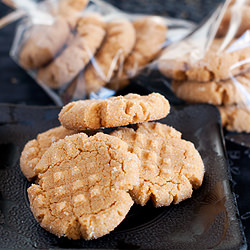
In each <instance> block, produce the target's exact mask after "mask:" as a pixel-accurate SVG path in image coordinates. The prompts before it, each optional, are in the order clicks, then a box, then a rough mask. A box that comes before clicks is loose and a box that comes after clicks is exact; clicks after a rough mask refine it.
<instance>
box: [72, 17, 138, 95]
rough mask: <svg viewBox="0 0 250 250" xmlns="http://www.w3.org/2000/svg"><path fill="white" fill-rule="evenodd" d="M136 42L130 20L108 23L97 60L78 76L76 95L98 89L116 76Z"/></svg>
mask: <svg viewBox="0 0 250 250" xmlns="http://www.w3.org/2000/svg"><path fill="white" fill-rule="evenodd" d="M134 44H135V29H134V27H133V25H132V23H131V22H130V21H128V20H120V21H113V22H110V23H107V35H106V39H105V40H104V42H103V45H102V47H101V48H100V50H99V51H98V52H97V54H96V56H95V58H94V59H95V60H94V61H93V62H92V64H90V65H89V66H88V67H87V68H86V70H85V71H84V73H83V74H84V75H83V77H81V78H76V79H75V81H77V87H76V92H75V94H76V96H77V97H79V98H81V97H82V96H84V95H86V94H89V93H91V92H96V91H98V90H99V89H100V88H101V87H102V86H104V85H105V84H106V83H107V82H109V81H110V79H111V78H112V77H113V76H114V73H115V71H116V70H118V68H119V67H120V65H121V64H122V63H123V62H124V60H125V59H126V58H127V56H128V55H129V53H130V52H131V51H132V49H133V47H134Z"/></svg>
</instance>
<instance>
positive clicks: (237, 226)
mask: <svg viewBox="0 0 250 250" xmlns="http://www.w3.org/2000/svg"><path fill="white" fill-rule="evenodd" d="M59 110H60V109H59V108H56V107H31V106H29V107H28V106H16V105H0V248H1V249H13V248H16V249H29V248H31V249H32V248H34V249H51V248H53V249H54V248H56V249H61V248H64V249H65V248H66V249H67V248H71V249H74V248H82V249H86V248H87V249H194V248H195V249H240V248H245V247H246V241H245V237H244V233H243V230H242V227H241V221H240V220H239V218H238V210H237V205H236V202H235V198H234V195H233V193H232V191H231V177H230V174H229V173H228V166H227V160H226V153H225V148H224V141H223V137H222V131H221V126H220V118H219V114H218V111H217V109H216V108H214V107H213V106H210V105H195V106H178V107H176V108H174V107H173V108H172V110H171V113H170V115H168V116H167V118H165V119H163V120H161V122H163V123H166V124H169V125H172V126H173V127H175V128H176V129H177V130H179V131H181V132H182V133H183V138H184V139H187V140H190V141H192V142H193V143H194V144H195V146H196V148H197V149H198V150H199V152H200V154H201V156H202V158H203V161H204V164H205V169H206V172H205V177H204V182H203V185H202V186H201V187H200V188H199V189H198V190H195V191H194V193H193V196H192V198H190V199H188V200H186V201H183V202H181V203H180V204H178V205H171V206H169V207H161V208H155V207H153V206H152V204H151V203H149V204H148V205H146V206H144V207H141V206H139V205H134V206H133V207H132V209H131V211H130V212H129V214H128V215H127V217H126V218H125V220H124V221H123V222H122V223H121V224H120V225H119V226H118V227H117V228H116V229H115V230H114V231H113V232H111V233H110V234H109V235H106V236H104V237H102V238H100V239H97V240H91V241H84V240H77V241H73V240H68V239H66V238H57V237H56V236H54V235H52V234H50V233H48V232H47V231H45V230H44V229H42V228H41V227H40V226H39V224H38V223H37V222H36V221H35V219H34V217H33V215H32V213H31V211H30V208H29V202H28V199H27V192H26V190H27V187H28V186H29V185H30V183H29V182H28V181H27V180H26V179H25V178H24V176H23V175H22V173H21V171H20V168H19V157H20V153H21V151H22V149H23V147H24V145H25V143H26V142H27V141H28V140H30V139H33V138H35V137H36V135H37V133H39V132H42V131H45V130H47V129H49V128H52V127H54V126H57V125H59V122H58V119H57V115H58V112H59Z"/></svg>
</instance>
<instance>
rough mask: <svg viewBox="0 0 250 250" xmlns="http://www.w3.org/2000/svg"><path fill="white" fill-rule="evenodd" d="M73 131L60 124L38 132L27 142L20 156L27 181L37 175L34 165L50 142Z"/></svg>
mask: <svg viewBox="0 0 250 250" xmlns="http://www.w3.org/2000/svg"><path fill="white" fill-rule="evenodd" d="M75 133H76V131H73V130H69V129H66V128H64V127H62V126H60V127H56V128H52V129H50V130H48V131H45V132H43V133H41V134H38V135H37V138H36V139H34V140H31V141H29V142H27V143H26V145H25V147H24V149H23V151H22V154H21V157H20V168H21V171H22V172H23V174H24V176H25V177H26V178H27V179H28V180H29V181H30V180H32V179H34V178H35V177H36V176H37V174H36V173H35V167H36V165H37V163H38V162H39V161H40V159H41V158H42V156H43V154H44V153H45V152H46V150H47V149H48V148H49V147H50V146H51V144H52V143H54V142H57V141H58V140H60V139H63V138H65V136H68V135H73V134H75Z"/></svg>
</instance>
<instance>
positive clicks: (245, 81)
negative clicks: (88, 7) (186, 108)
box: [151, 0, 250, 133]
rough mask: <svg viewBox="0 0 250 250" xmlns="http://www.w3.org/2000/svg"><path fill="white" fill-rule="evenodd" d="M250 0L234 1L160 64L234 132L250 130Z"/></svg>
mask: <svg viewBox="0 0 250 250" xmlns="http://www.w3.org/2000/svg"><path fill="white" fill-rule="evenodd" d="M249 13H250V1H247V0H245V1H242V0H228V1H225V3H223V4H221V5H220V6H219V7H218V8H217V9H216V11H214V12H213V13H212V15H211V16H210V17H209V18H207V19H206V20H205V21H204V22H203V23H202V25H200V26H199V27H197V28H196V29H195V30H194V31H193V32H191V33H190V34H189V35H188V36H186V37H185V38H184V39H182V40H180V41H178V42H176V43H172V44H171V45H169V46H167V47H166V48H164V50H163V51H162V52H161V54H160V56H159V58H158V59H157V60H156V63H154V64H153V66H152V65H151V67H157V68H158V69H159V71H160V72H161V73H162V74H163V75H164V76H166V77H167V79H168V80H169V81H170V82H171V89H172V91H173V92H174V93H175V94H176V96H177V97H179V98H180V99H182V100H184V101H186V102H188V103H210V104H213V105H216V106H217V107H218V109H219V111H220V113H221V119H222V124H223V126H224V127H225V128H226V129H227V130H228V131H237V132H248V133H249V132H250V15H249Z"/></svg>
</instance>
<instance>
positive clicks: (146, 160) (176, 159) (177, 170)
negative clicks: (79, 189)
mask: <svg viewBox="0 0 250 250" xmlns="http://www.w3.org/2000/svg"><path fill="white" fill-rule="evenodd" d="M111 135H113V136H117V137H119V138H120V139H122V140H123V141H125V142H127V143H128V145H129V151H130V152H132V153H135V154H136V155H137V156H138V158H139V159H140V160H141V166H140V168H139V185H138V186H135V187H134V188H133V189H132V190H131V192H130V193H131V195H132V197H133V198H134V199H135V201H136V203H138V204H141V205H145V204H146V203H147V201H148V200H149V199H150V198H151V199H152V201H153V203H154V205H155V206H156V207H159V206H168V205H170V204H171V203H174V204H176V203H179V202H181V201H182V200H184V199H187V198H190V197H191V195H192V190H193V187H194V188H198V187H199V186H200V185H201V184H202V180H203V175H204V165H203V162H202V159H201V157H200V155H199V153H198V151H197V150H196V149H195V147H194V145H193V143H191V142H188V141H185V140H183V139H181V133H180V132H178V131H176V130H175V129H174V128H171V127H169V126H167V125H164V124H160V123H147V122H146V123H143V124H139V125H138V128H137V130H136V131H134V129H132V128H119V129H118V130H116V131H114V132H112V133H111Z"/></svg>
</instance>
